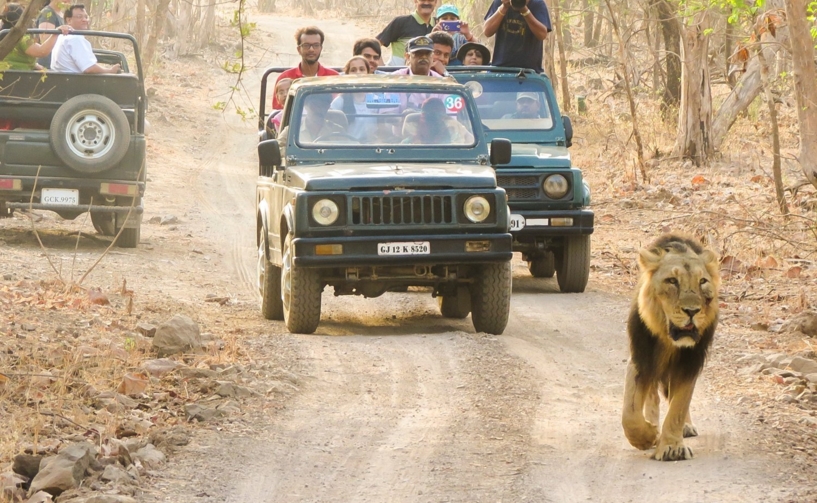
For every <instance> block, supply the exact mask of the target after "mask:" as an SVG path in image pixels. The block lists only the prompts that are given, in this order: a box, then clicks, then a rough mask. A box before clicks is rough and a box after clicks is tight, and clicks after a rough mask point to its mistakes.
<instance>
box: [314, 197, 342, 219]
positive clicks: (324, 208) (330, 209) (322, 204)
mask: <svg viewBox="0 0 817 503" xmlns="http://www.w3.org/2000/svg"><path fill="white" fill-rule="evenodd" d="M339 215H340V212H339V211H338V205H337V204H336V203H335V201H333V200H331V199H321V200H320V201H318V202H317V203H315V205H314V206H312V218H314V219H315V221H316V222H318V223H319V224H321V225H332V224H333V223H335V222H336V221H337V219H338V216H339Z"/></svg>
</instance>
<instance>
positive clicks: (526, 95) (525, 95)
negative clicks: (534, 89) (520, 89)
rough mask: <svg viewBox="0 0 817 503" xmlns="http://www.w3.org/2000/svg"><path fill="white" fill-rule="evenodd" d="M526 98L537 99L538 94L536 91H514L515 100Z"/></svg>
mask: <svg viewBox="0 0 817 503" xmlns="http://www.w3.org/2000/svg"><path fill="white" fill-rule="evenodd" d="M523 98H527V99H529V100H533V101H539V96H538V95H537V94H536V93H516V101H519V100H521V99H523Z"/></svg>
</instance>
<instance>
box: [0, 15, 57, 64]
mask: <svg viewBox="0 0 817 503" xmlns="http://www.w3.org/2000/svg"><path fill="white" fill-rule="evenodd" d="M22 14H23V6H22V5H20V4H18V3H7V4H6V5H5V7H4V12H3V14H0V20H2V27H0V30H10V29H12V28H13V27H14V25H15V24H16V23H17V21H18V20H19V19H20V16H21V15H22ZM58 29H59V30H60V31H61V32H62V34H63V35H66V34H68V33H69V32H70V31H71V27H70V26H65V25H63V26H60V27H59V28H58ZM5 36H6V35H5V34H4V35H0V40H3V39H4V38H5ZM57 37H59V35H49V36H48V37H47V38H46V39H45V40H43V43H42V44H38V43H37V41H36V40H35V37H32V36H31V35H28V34H25V35H23V38H21V39H20V40H19V41H18V42H17V45H15V46H14V49H12V50H11V52H10V53H8V54H7V55H6V57H5V58H3V61H2V62H3V63H6V65H0V70H3V69H6V70H41V69H42V67H41V66H40V65H38V64H37V58H44V57H46V56H48V55H49V54H51V51H52V50H53V49H54V44H56V43H57Z"/></svg>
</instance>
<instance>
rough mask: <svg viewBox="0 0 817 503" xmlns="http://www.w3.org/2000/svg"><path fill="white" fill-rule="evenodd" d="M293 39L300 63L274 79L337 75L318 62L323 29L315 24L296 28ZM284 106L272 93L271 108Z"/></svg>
mask: <svg viewBox="0 0 817 503" xmlns="http://www.w3.org/2000/svg"><path fill="white" fill-rule="evenodd" d="M295 40H296V41H297V42H298V45H297V46H296V47H297V48H298V54H300V55H301V63H300V64H299V65H298V66H296V67H295V68H290V69H289V70H287V71H285V72H283V73H281V75H279V76H278V78H277V79H276V80H275V82H276V83H278V81H279V80H281V79H292V80H296V79H300V78H301V77H326V76H327V75H337V74H338V72H336V71H335V70H332V69H331V68H326V67H325V66H323V65H321V64H320V63H318V60H319V59H320V58H321V51H322V50H323V40H324V35H323V31H321V29H320V28H318V27H317V26H306V27H304V28H298V31H296V32H295ZM283 106H284V104H283V103H280V102H279V101H278V98H276V97H275V95H273V97H272V108H273V109H275V110H278V109H280V108H282V107H283Z"/></svg>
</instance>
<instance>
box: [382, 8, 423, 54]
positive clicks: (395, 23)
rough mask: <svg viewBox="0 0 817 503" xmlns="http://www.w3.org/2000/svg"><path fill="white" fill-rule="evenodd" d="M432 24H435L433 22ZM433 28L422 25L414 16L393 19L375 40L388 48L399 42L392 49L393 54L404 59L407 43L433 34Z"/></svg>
mask: <svg viewBox="0 0 817 503" xmlns="http://www.w3.org/2000/svg"><path fill="white" fill-rule="evenodd" d="M431 22H432V23H433V20H432V21H431ZM432 28H434V25H433V24H422V23H420V22H418V21H417V18H415V17H414V14H408V15H406V16H397V17H396V18H394V19H392V20H391V22H390V23H389V24H388V25H386V27H385V28H384V29H383V31H382V32H380V34H379V35H378V36H377V37H375V38H377V40H379V41H380V43H381V44H383V45H384V46H386V47H388V46H389V44H392V43H394V42H398V43H396V44H395V45H394V46H393V47H392V54H394V55H395V56H397V57H400V58H402V57H403V56H404V54H405V51H406V42H408V41H409V40H411V39H412V38H414V37H420V36H422V35H428V34H429V33H431V30H432Z"/></svg>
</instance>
